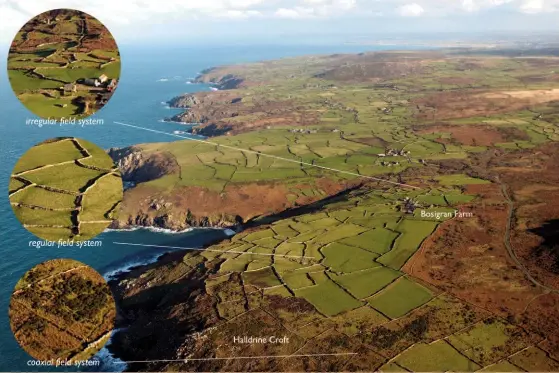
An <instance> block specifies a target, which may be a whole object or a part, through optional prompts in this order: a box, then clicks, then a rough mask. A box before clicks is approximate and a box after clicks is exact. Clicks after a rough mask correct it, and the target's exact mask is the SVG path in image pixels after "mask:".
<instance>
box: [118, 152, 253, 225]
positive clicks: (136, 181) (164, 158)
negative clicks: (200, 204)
mask: <svg viewBox="0 0 559 373" xmlns="http://www.w3.org/2000/svg"><path fill="white" fill-rule="evenodd" d="M108 153H109V155H110V156H111V158H112V159H113V160H114V161H115V163H116V164H117V165H118V167H119V169H120V170H121V173H122V178H123V180H124V181H125V182H128V183H130V184H131V186H132V187H131V188H129V189H128V190H126V191H125V193H124V199H123V202H122V203H123V207H122V209H121V212H120V214H119V217H118V219H117V220H116V221H115V222H113V224H112V226H111V227H112V228H113V229H124V228H130V227H133V226H141V227H156V228H163V229H170V230H177V231H178V230H184V229H187V228H190V227H221V228H225V227H233V226H235V225H237V224H240V223H242V222H243V218H242V217H240V216H238V215H236V214H234V213H225V212H219V211H217V212H215V211H211V210H209V212H205V211H199V209H198V208H197V206H196V203H192V205H193V206H191V208H193V210H194V211H196V212H197V213H196V214H194V213H193V211H192V210H191V208H189V203H180V201H178V200H177V198H178V199H179V200H180V198H181V194H182V193H185V194H187V193H195V192H194V191H193V190H192V189H190V190H189V189H188V188H185V189H183V190H181V191H180V192H178V193H173V194H172V195H165V193H162V192H161V190H157V189H154V188H151V187H149V186H145V184H144V183H146V182H149V181H153V180H158V179H161V178H164V177H173V176H176V175H178V174H180V166H179V165H178V163H177V161H176V159H175V158H174V156H173V155H172V154H170V153H168V152H153V153H151V152H146V151H144V150H142V149H141V148H140V147H134V146H132V147H127V148H121V149H117V148H112V149H110V150H109V152H108ZM181 192H182V193H181ZM191 201H196V198H193V199H191Z"/></svg>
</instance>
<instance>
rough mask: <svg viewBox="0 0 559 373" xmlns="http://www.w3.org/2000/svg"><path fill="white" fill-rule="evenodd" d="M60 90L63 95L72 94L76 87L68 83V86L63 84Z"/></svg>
mask: <svg viewBox="0 0 559 373" xmlns="http://www.w3.org/2000/svg"><path fill="white" fill-rule="evenodd" d="M62 90H63V91H64V94H67V95H69V94H72V93H74V92H76V90H77V87H76V85H75V84H72V83H68V84H64V87H62Z"/></svg>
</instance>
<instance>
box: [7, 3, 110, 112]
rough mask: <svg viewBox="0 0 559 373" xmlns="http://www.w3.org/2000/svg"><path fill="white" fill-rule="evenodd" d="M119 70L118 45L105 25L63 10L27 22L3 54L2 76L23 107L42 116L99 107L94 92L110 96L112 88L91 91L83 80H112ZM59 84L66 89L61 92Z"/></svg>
mask: <svg viewBox="0 0 559 373" xmlns="http://www.w3.org/2000/svg"><path fill="white" fill-rule="evenodd" d="M52 12H63V13H66V14H67V16H64V17H63V18H62V16H60V15H56V14H54V13H52ZM54 17H59V18H58V19H56V20H54ZM47 19H48V21H46V20H47ZM84 27H85V28H84ZM84 31H90V34H87V33H85V32H84ZM61 40H63V42H61ZM98 40H102V42H101V43H100V42H98ZM88 50H89V52H86V51H88ZM120 69H121V66H120V53H119V52H118V47H117V45H116V43H115V41H114V39H113V37H112V35H111V33H110V32H109V31H108V30H107V29H106V28H105V26H103V24H101V23H100V22H99V21H98V20H96V19H95V18H93V17H91V16H90V15H88V14H86V13H82V12H79V11H74V10H67V9H66V10H55V11H49V12H45V13H42V14H40V15H38V16H36V17H34V18H33V19H31V20H29V21H28V22H27V23H26V24H25V25H24V26H23V27H22V28H21V29H20V30H19V32H18V33H17V35H16V37H15V38H14V41H13V43H12V46H11V48H10V52H9V54H8V78H9V80H10V84H11V86H12V89H13V91H14V93H15V94H16V96H17V97H18V98H19V99H20V101H21V102H22V103H23V105H25V107H26V108H27V109H29V110H30V111H31V112H33V113H34V114H36V115H38V116H40V117H42V118H51V119H61V118H69V117H74V118H76V117H77V118H81V117H87V116H89V115H91V114H93V113H94V112H95V111H97V110H99V109H100V108H102V107H103V105H104V103H105V100H104V99H102V98H100V97H98V94H103V95H105V96H106V97H105V98H110V96H111V95H112V92H113V88H112V87H109V86H108V81H107V82H104V81H103V82H100V86H99V87H94V85H93V84H90V83H88V82H86V81H85V79H91V80H95V79H98V78H101V76H102V75H106V76H107V77H108V78H109V79H116V80H118V79H119V77H120ZM100 80H101V79H100ZM65 84H68V85H71V86H72V88H71V89H66V88H65Z"/></svg>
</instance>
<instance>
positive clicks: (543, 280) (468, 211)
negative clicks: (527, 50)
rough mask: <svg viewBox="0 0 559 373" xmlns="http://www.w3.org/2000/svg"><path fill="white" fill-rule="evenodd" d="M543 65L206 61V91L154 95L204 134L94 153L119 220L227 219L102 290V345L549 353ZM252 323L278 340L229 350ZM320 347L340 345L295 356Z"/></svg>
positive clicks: (194, 363) (390, 355)
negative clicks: (109, 167)
mask: <svg viewBox="0 0 559 373" xmlns="http://www.w3.org/2000/svg"><path fill="white" fill-rule="evenodd" d="M557 71H559V59H557V58H556V57H551V56H535V57H529V58H528V57H524V56H522V54H521V53H518V55H517V56H514V55H513V56H511V55H510V53H509V54H508V55H506V56H505V55H499V54H498V53H493V54H492V55H491V56H487V55H486V54H485V51H452V50H451V51H437V52H390V53H387V52H381V53H364V54H360V55H332V56H312V57H300V58H294V59H284V60H279V61H268V62H261V63H255V64H248V65H239V66H225V67H219V68H214V69H209V70H207V71H205V72H204V74H203V75H202V76H200V77H199V78H198V81H200V82H212V83H213V84H216V85H217V87H218V88H220V89H222V90H220V91H212V92H201V93H197V94H193V95H186V96H181V97H179V98H176V99H173V100H172V101H171V102H170V103H171V104H172V105H174V106H177V107H184V108H185V109H186V111H185V112H184V113H182V114H179V115H177V116H175V117H174V118H172V119H173V120H179V121H183V122H185V123H193V122H195V123H198V125H197V126H195V127H194V129H193V131H194V132H196V133H201V134H205V135H208V136H212V138H211V139H209V141H211V142H213V143H215V145H208V144H203V143H196V142H192V141H190V140H185V141H177V142H172V143H165V144H142V145H137V146H134V147H131V148H127V149H120V150H114V151H113V152H111V155H112V156H113V157H114V158H115V159H116V160H117V161H118V162H119V165H120V167H121V170H122V172H123V175H124V177H125V178H126V179H127V180H130V181H134V182H136V186H135V187H134V188H131V189H129V190H127V191H126V193H125V197H124V201H123V209H122V214H121V216H120V220H119V224H120V225H121V226H127V225H156V226H161V227H166V228H175V229H179V228H185V227H188V226H192V225H229V224H237V225H238V226H241V227H243V228H244V230H243V231H242V232H240V233H238V234H237V235H235V236H234V237H232V238H231V239H230V240H226V241H224V242H221V243H219V244H216V245H213V246H211V247H210V248H209V249H208V250H206V251H203V252H189V253H186V254H184V253H175V254H173V255H171V256H169V257H168V258H167V259H166V260H165V261H163V262H161V263H159V264H155V265H153V266H151V267H149V268H147V269H145V268H144V269H140V270H138V271H134V272H132V273H131V274H130V275H128V276H127V277H126V278H125V279H124V280H122V281H121V282H120V284H118V285H115V286H117V288H118V290H119V292H120V294H121V297H122V305H123V309H124V310H126V311H127V312H128V314H129V315H130V319H129V321H130V326H129V327H128V328H127V329H126V331H123V332H121V333H119V334H117V336H116V338H115V346H117V347H115V349H117V350H118V353H119V354H120V355H121V356H122V357H124V358H125V359H127V360H140V359H139V358H140V357H141V360H146V359H186V358H189V359H192V360H188V361H185V362H160V363H152V364H149V365H147V366H146V365H134V364H132V365H131V366H130V367H129V369H131V370H134V369H139V370H169V369H175V370H187V369H188V370H204V371H210V370H226V371H249V370H250V371H270V370H285V371H302V370H311V371H323V370H324V371H353V370H382V371H477V370H481V369H483V370H487V371H497V370H511V369H512V368H511V367H515V368H516V369H521V370H528V371H537V370H540V369H541V368H542V367H552V366H557V364H558V362H559V337H558V336H557V333H556V331H555V330H554V329H553V327H550V325H551V324H552V323H551V321H553V322H559V313H558V311H557V310H558V309H559V294H558V290H557V289H559V275H558V274H557V271H556V269H554V268H556V267H554V264H553V263H555V261H557V260H558V257H556V256H554V254H553V253H552V250H549V249H547V248H548V247H550V245H549V244H548V242H549V237H551V236H550V233H549V232H550V231H551V230H550V228H543V227H549V226H550V225H546V224H545V223H546V222H547V221H552V219H556V218H557V213H556V211H557V208H559V199H557V198H555V195H557V191H559V189H558V187H557V185H558V183H559V179H558V177H559V176H558V175H559V173H558V172H557V170H558V168H557V165H558V164H559V163H558V162H559V144H558V143H559V127H558V122H557V120H558V119H559V111H558V108H559V106H558V105H557V101H559V94H558V92H559V90H558V89H559V75H558V74H557ZM232 148H241V149H245V150H244V151H239V150H235V149H232ZM270 156H272V157H270ZM286 159H287V161H286ZM317 166H318V167H317ZM321 167H322V168H321ZM332 169H335V170H336V171H332ZM538 228H539V230H538ZM542 230H543V231H545V232H547V233H535V232H543V231H542ZM539 236H542V237H543V239H542V238H540V237H539ZM544 239H545V240H547V241H546V242H547V243H546V244H545V245H543V244H542V242H543V240H544ZM145 309H149V311H147V312H145ZM154 315H156V316H157V317H156V318H155V320H156V321H154ZM550 323H551V324H550ZM146 330H149V332H147V331H146ZM195 332H196V333H195ZM170 335H171V337H170ZM184 335H188V336H189V337H188V338H187V339H186V340H185V339H184ZM266 335H276V336H279V335H285V336H288V337H289V339H290V343H289V344H281V345H273V344H257V345H255V344H252V345H238V344H235V343H233V342H232V338H233V336H266ZM132 340H133V341H134V343H131V342H130V341H132ZM323 353H331V354H340V355H333V356H328V357H312V356H311V357H301V355H312V354H323ZM269 355H277V356H281V358H279V357H278V358H277V359H273V358H266V359H264V358H254V359H224V358H227V357H234V356H245V357H247V356H248V357H249V356H269ZM292 356H293V357H292ZM295 356H297V357H295ZM426 356H429V357H430V358H426ZM208 357H211V358H214V357H215V358H218V359H217V360H204V358H208ZM197 359H200V360H197Z"/></svg>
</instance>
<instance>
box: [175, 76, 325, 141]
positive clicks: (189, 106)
mask: <svg viewBox="0 0 559 373" xmlns="http://www.w3.org/2000/svg"><path fill="white" fill-rule="evenodd" d="M195 81H196V82H197V83H211V84H214V85H215V87H216V88H218V90H217V91H212V92H198V93H188V94H183V95H180V96H177V97H174V98H172V99H171V100H169V101H168V102H167V103H168V104H169V106H170V107H173V108H179V109H185V111H184V112H181V113H179V114H176V115H174V116H172V117H169V118H166V119H165V120H167V121H173V122H179V123H185V124H197V126H196V127H194V128H192V130H191V131H192V133H193V134H198V135H203V136H206V137H214V136H222V135H236V134H240V133H245V132H249V131H253V130H258V129H266V128H271V127H273V126H297V125H299V126H308V125H314V124H316V123H317V122H318V121H319V115H318V113H317V112H316V111H313V110H308V109H307V108H306V105H305V104H304V103H303V102H301V101H300V100H299V101H297V100H294V99H291V98H287V99H286V98H283V99H281V100H278V99H270V97H269V95H266V94H265V93H263V92H259V91H253V90H251V87H253V86H259V85H260V84H261V82H252V81H249V80H247V79H246V78H245V77H243V76H239V75H235V74H231V73H228V70H227V69H222V68H215V69H208V70H206V71H205V72H203V73H202V75H200V76H199V77H198V78H196V80H195ZM312 87H313V86H312V84H311V85H310V86H309V88H312ZM287 97H289V95H287Z"/></svg>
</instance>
